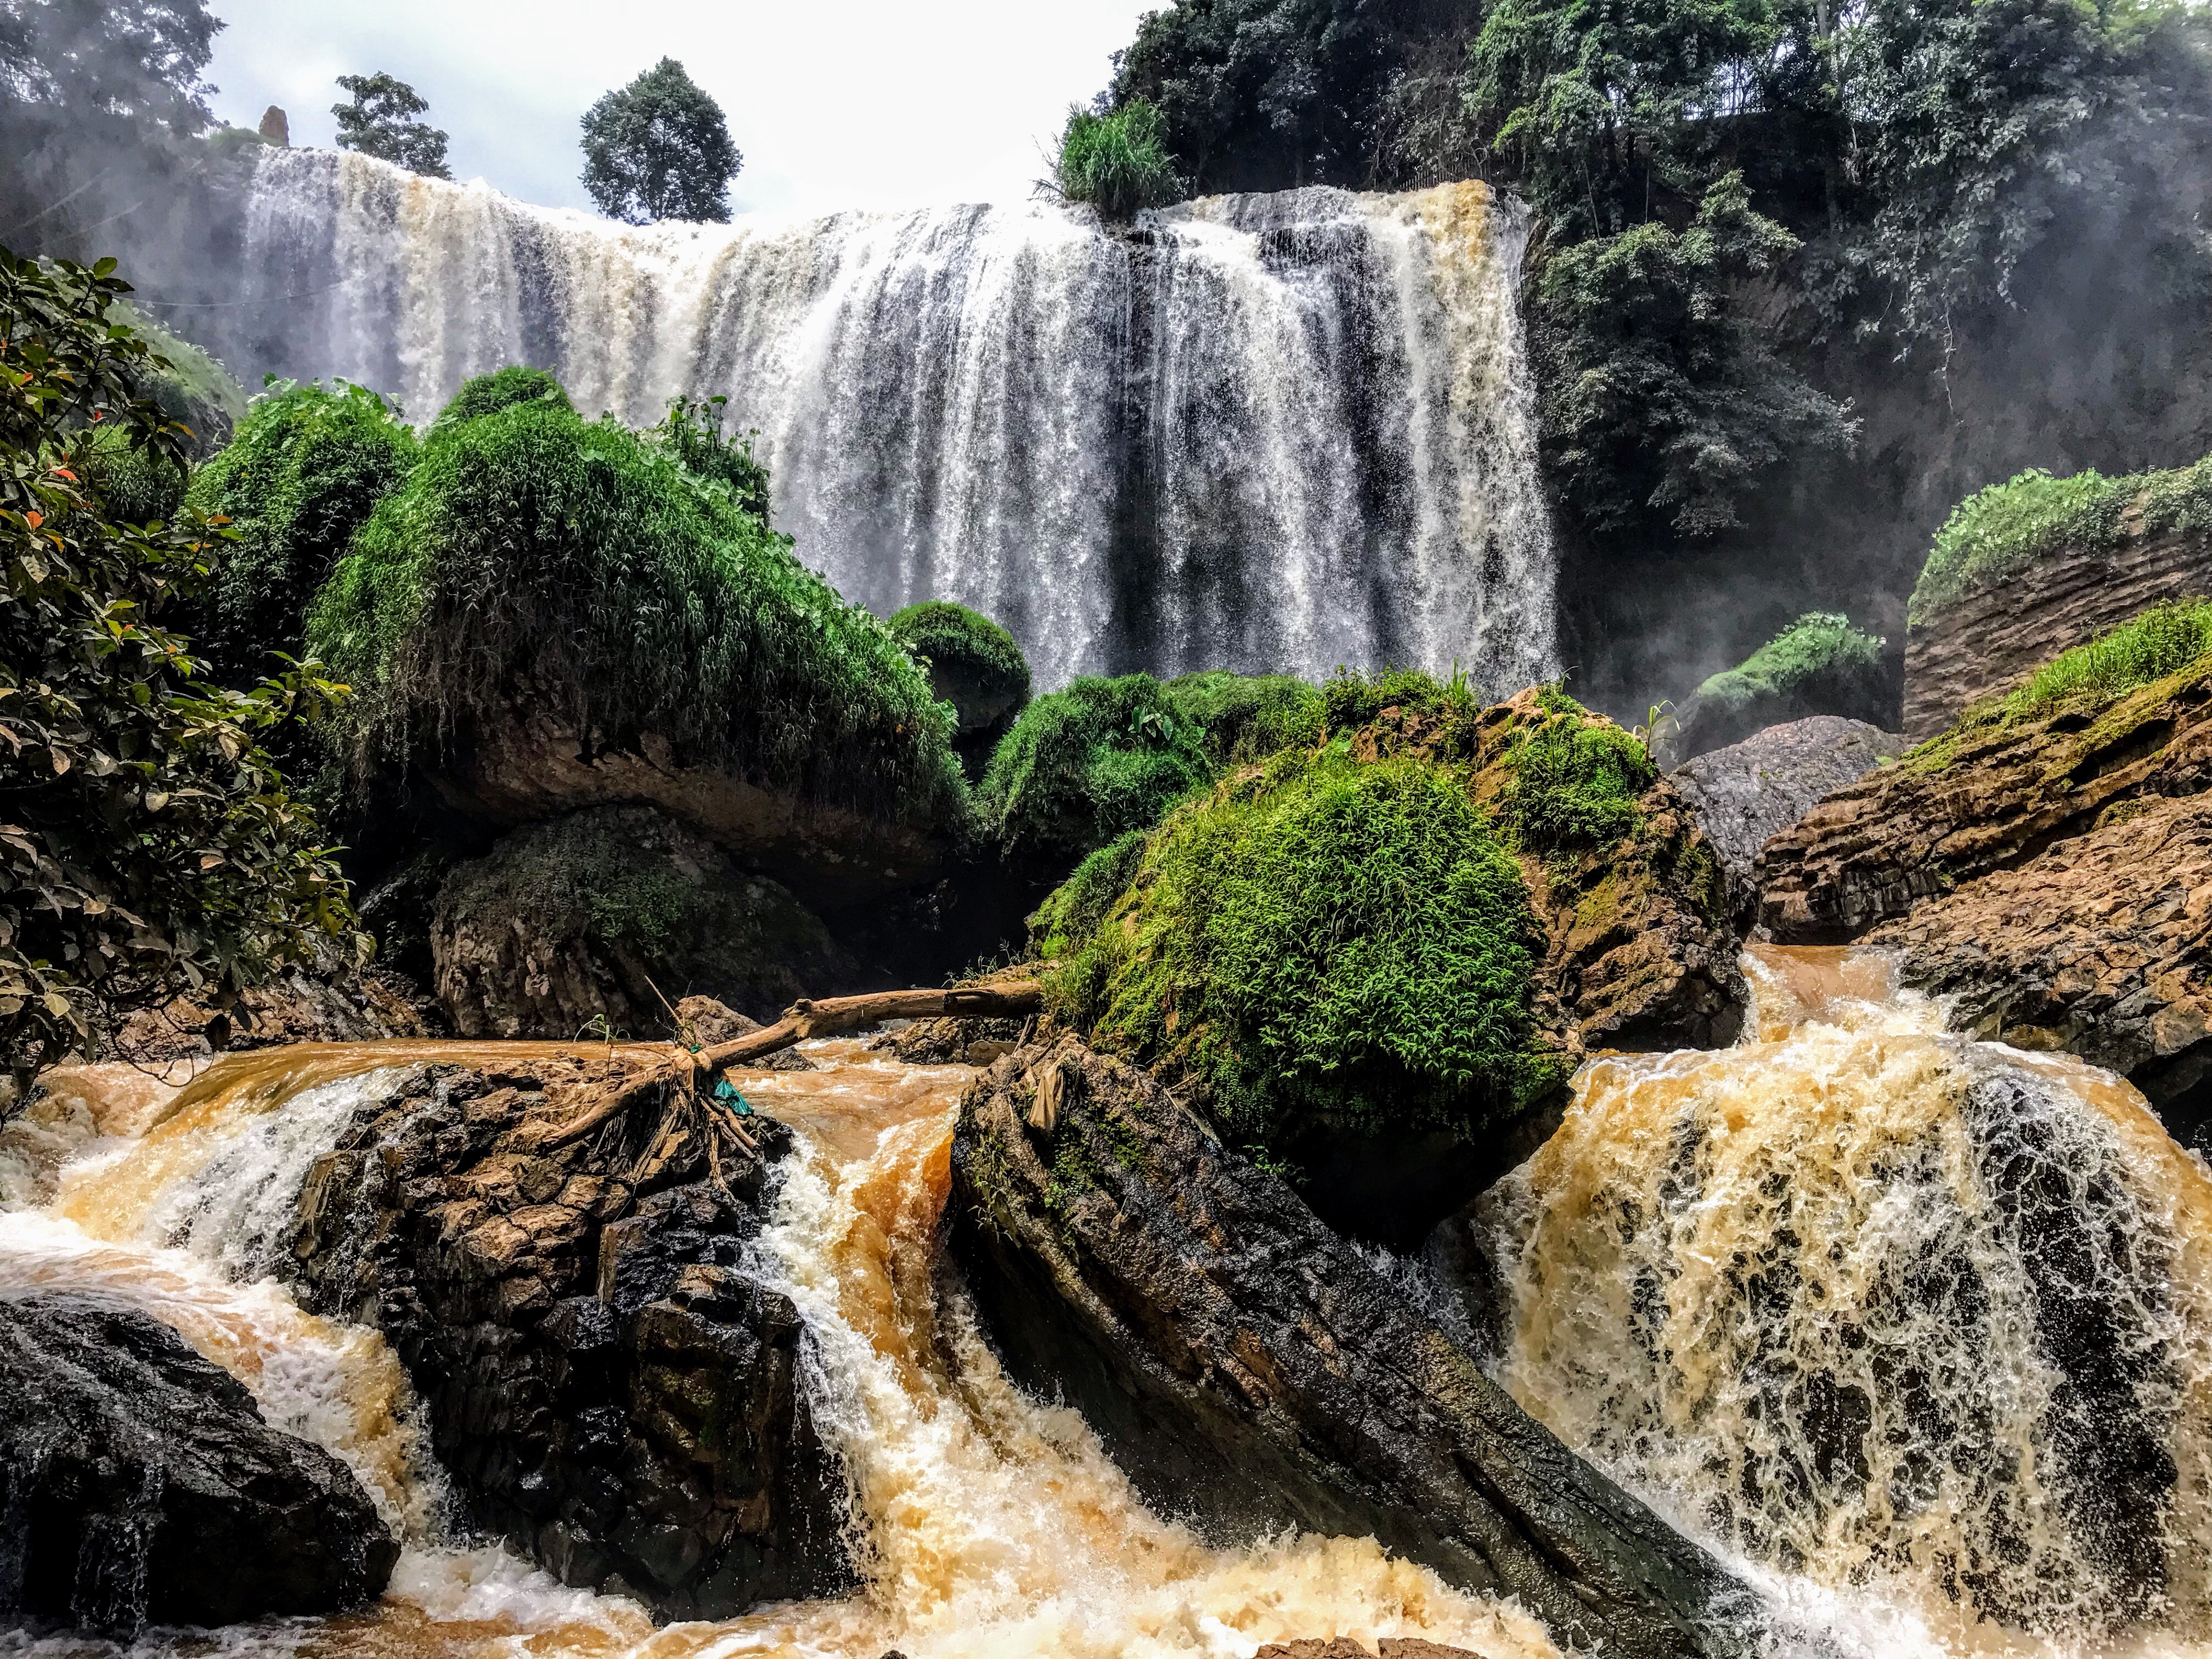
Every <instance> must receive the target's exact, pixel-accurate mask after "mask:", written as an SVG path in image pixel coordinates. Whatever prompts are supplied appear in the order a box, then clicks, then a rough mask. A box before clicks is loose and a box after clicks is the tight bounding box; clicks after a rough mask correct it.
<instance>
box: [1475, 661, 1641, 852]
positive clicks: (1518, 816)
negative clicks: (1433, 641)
mask: <svg viewBox="0 0 2212 1659" xmlns="http://www.w3.org/2000/svg"><path fill="white" fill-rule="evenodd" d="M1538 702H1540V703H1541V706H1542V708H1543V710H1544V716H1543V718H1542V719H1541V720H1534V721H1530V722H1528V723H1525V724H1523V725H1522V726H1520V727H1519V728H1518V729H1516V731H1514V732H1512V733H1511V734H1510V736H1509V737H1508V738H1507V739H1506V742H1507V748H1506V750H1505V755H1504V761H1505V764H1506V766H1507V768H1508V769H1509V770H1510V774H1511V777H1510V781H1508V783H1507V784H1506V786H1505V788H1504V792H1503V793H1501V795H1500V797H1499V800H1498V807H1499V819H1500V822H1501V823H1502V824H1503V826H1504V829H1505V830H1506V832H1507V834H1508V835H1510V836H1511V837H1512V839H1513V842H1514V843H1515V845H1516V846H1518V847H1519V848H1521V849H1522V851H1524V852H1528V853H1534V854H1540V855H1541V856H1545V857H1558V856H1562V855H1566V854H1575V853H1580V852H1583V851H1587V850H1589V849H1590V848H1599V847H1608V846H1611V845H1612V844H1613V842H1617V841H1619V840H1620V839H1621V838H1622V837H1623V836H1630V835H1633V834H1634V833H1635V832H1636V830H1637V829H1638V826H1639V825H1640V824H1641V823H1643V821H1644V809H1643V808H1642V807H1641V806H1640V805H1638V797H1640V796H1641V795H1642V794H1643V793H1644V791H1645V790H1647V789H1649V788H1650V787H1651V785H1652V784H1653V782H1654V781H1656V779H1657V777H1658V775H1659V771H1658V768H1657V767H1656V766H1655V765H1654V764H1653V763H1652V760H1651V757H1650V753H1649V752H1647V751H1646V750H1645V749H1644V745H1643V744H1641V743H1639V742H1638V741H1637V739H1636V738H1633V737H1632V736H1631V735H1630V734H1629V733H1628V732H1624V731H1622V730H1621V729H1620V727H1619V726H1615V725H1613V722H1611V721H1610V720H1597V719H1594V718H1593V717H1592V716H1591V715H1590V714H1589V711H1588V710H1587V709H1585V708H1583V706H1582V705H1581V704H1580V703H1578V702H1576V701H1575V700H1574V699H1573V698H1571V697H1570V696H1567V695H1566V694H1565V692H1563V691H1560V690H1557V689H1556V688H1551V687H1547V688H1545V690H1543V691H1542V692H1541V693H1539V696H1538Z"/></svg>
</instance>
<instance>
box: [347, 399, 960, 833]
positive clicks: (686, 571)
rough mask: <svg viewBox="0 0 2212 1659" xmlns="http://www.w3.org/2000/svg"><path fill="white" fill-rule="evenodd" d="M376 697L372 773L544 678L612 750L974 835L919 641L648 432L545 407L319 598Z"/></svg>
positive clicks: (468, 456)
mask: <svg viewBox="0 0 2212 1659" xmlns="http://www.w3.org/2000/svg"><path fill="white" fill-rule="evenodd" d="M308 635H309V638H310V640H311V641H312V642H313V645H314V647H315V648H316V650H318V651H319V652H321V653H326V655H327V657H328V659H329V660H330V661H331V663H332V664H333V665H335V666H337V667H338V668H339V669H340V670H341V671H343V673H345V674H346V675H347V676H348V677H349V678H351V679H353V680H354V681H355V682H356V684H359V685H361V686H362V687H363V688H365V692H366V695H364V696H362V698H361V699H360V700H359V702H358V703H357V705H356V710H357V712H356V714H355V717H354V719H353V720H352V721H351V723H350V726H349V731H348V732H347V733H346V739H347V741H346V745H345V746H346V751H347V757H348V760H349V766H350V768H351V769H352V772H353V775H355V777H356V779H365V778H366V777H368V776H369V775H373V774H374V772H375V771H376V770H377V769H379V768H380V766H383V765H386V764H388V763H393V762H403V761H406V760H409V759H412V758H416V757H421V756H422V755H423V754H424V753H425V752H426V751H428V750H430V749H433V748H435V746H436V745H437V744H440V743H441V742H442V741H443V740H445V739H446V738H449V737H451V736H452V735H453V733H454V732H455V731H456V729H457V728H458V727H460V726H464V725H465V724H466V723H468V722H471V721H473V720H476V719H477V718H479V717H482V716H483V715H486V714H492V713H494V712H495V711H496V710H497V709H498V708H500V707H501V703H502V701H503V699H505V698H506V697H507V696H512V695H513V692H514V690H516V688H517V687H518V685H520V684H521V683H522V682H523V681H524V680H525V679H527V680H528V681H529V683H530V684H531V685H532V686H533V687H535V688H537V695H541V696H542V695H551V696H558V697H561V698H563V699H565V700H566V702H567V706H566V707H565V708H562V710H561V712H562V714H565V715H566V716H567V717H568V718H569V719H570V720H574V722H575V724H576V726H577V728H578V729H579V730H580V731H582V732H587V733H589V734H590V738H591V740H592V742H594V743H597V744H607V745H611V746H617V747H633V746H635V744H637V743H638V742H640V741H641V738H642V737H643V735H644V734H645V733H647V732H652V733H654V734H657V735H658V736H659V737H660V738H664V739H665V740H666V741H667V742H668V743H669V744H670V745H671V747H672V749H673V750H674V751H675V754H676V756H677V757H678V762H679V763H682V764H690V765H697V764H713V765H716V766H720V767H725V768H728V769H732V770H735V771H737V772H738V773H739V774H740V775H744V776H746V777H748V778H750V779H752V780H753V781H757V782H759V783H762V784H763V785H764V786H766V787H772V788H776V789H780V790H783V791H787V792H788V793H793V794H795V795H797V796H799V797H800V798H801V799H806V800H809V801H811V802H814V803H817V804H820V805H829V806H836V807H842V808H846V809H849V810H854V811H862V812H866V813H870V814H872V815H875V816H877V817H879V818H882V819H884V820H887V821H894V822H899V823H908V824H913V825H930V826H936V825H944V824H953V823H959V822H961V821H962V819H963V813H964V805H963V794H962V789H961V784H960V778H959V772H958V769H957V766H956V764H955V763H954V761H953V758H952V755H951V749H950V748H949V746H948V738H949V732H948V731H947V729H946V728H947V725H948V722H947V720H946V718H945V714H944V712H943V711H942V710H941V709H939V708H938V706H937V704H936V702H935V700H934V699H933V696H931V693H930V689H929V684H928V682H927V680H926V679H925V678H923V676H922V674H921V671H920V670H919V669H918V668H916V667H915V665H914V662H913V660H912V659H910V658H908V655H907V653H906V652H905V650H904V649H903V647H901V646H900V644H899V643H898V641H896V640H895V639H894V638H893V637H892V636H891V635H890V631H889V630H888V629H885V628H884V625H883V624H882V623H879V622H878V621H877V620H876V619H875V618H874V617H871V616H870V615H869V614H868V613H867V612H866V611H865V610H862V609H860V607H858V606H855V605H847V604H845V603H844V601H843V600H842V599H840V598H839V597H838V595H837V593H836V591H835V590H834V589H832V588H831V587H830V586H829V584H828V583H826V582H824V581H823V580H822V579H821V578H820V577H819V576H817V575H816V574H813V573H812V572H811V571H809V570H807V569H806V568H805V567H804V566H802V565H801V564H800V563H799V561H798V560H797V559H796V558H795V557H793V554H792V550H791V544H790V540H789V538H787V537H781V536H778V535H775V534H774V533H772V532H770V531H769V529H768V527H767V526H766V525H764V524H763V522H762V521H761V520H760V519H759V518H758V517H757V515H755V514H753V513H748V512H746V511H744V509H743V508H742V507H739V506H738V505H737V504H736V502H735V501H733V499H732V495H731V493H730V491H729V490H728V489H726V488H724V487H722V486H720V485H719V484H716V483H713V482H710V481H704V480H702V479H701V478H699V477H697V476H696V474H694V473H693V472H692V471H690V469H689V468H687V467H686V466H684V465H683V464H682V463H681V462H679V461H678V459H676V457H674V456H673V455H671V454H670V453H667V452H666V451H665V450H664V449H663V448H662V447H659V445H658V444H657V443H655V442H654V441H653V440H652V439H651V438H650V436H641V435H639V434H636V433H633V432H630V431H628V430H626V429H625V428H623V427H621V426H619V425H617V424H615V423H614V422H611V421H600V422H586V421H584V420H582V419H581V418H580V417H579V416H577V415H576V414H575V413H574V411H573V410H570V409H568V407H566V406H565V405H564V404H559V403H556V402H552V401H550V400H545V399H537V400H532V401H530V402H526V403H522V404H515V405H513V406H512V407H509V408H507V409H503V410H500V411H499V412H498V413H496V414H493V415H489V416H483V417H482V418H480V419H477V420H474V421H469V422H463V423H461V424H460V425H459V426H456V427H454V428H451V429H450V430H448V431H446V432H444V433H441V435H439V437H438V438H437V440H436V441H435V442H433V443H431V444H429V445H428V446H426V447H425V448H424V450H423V453H422V459H421V460H420V462H419V463H418V464H417V465H416V467H415V470H414V471H413V472H412V473H411V474H410V476H409V477H408V480H407V483H406V485H405V487H404V489H399V490H398V491H397V492H395V493H394V494H392V495H389V496H387V497H386V499H385V500H384V501H382V502H380V504H379V506H378V507H377V510H376V512H375V513H374V516H373V517H372V518H371V519H370V520H369V522H368V524H367V525H365V526H363V527H362V530H361V531H360V532H359V533H358V534H357V535H356V537H355V538H354V540H353V544H352V546H351V549H350V550H349V552H348V553H347V554H346V556H344V557H343V559H341V560H340V561H339V562H338V566H337V569H336V571H335V572H334V573H333V574H332V576H331V580H330V581H329V582H328V583H327V584H326V585H325V587H324V588H323V590H322V592H320V593H319V595H318V596H317V597H316V599H315V602H314V605H313V611H312V613H311V615H310V618H309V626H308Z"/></svg>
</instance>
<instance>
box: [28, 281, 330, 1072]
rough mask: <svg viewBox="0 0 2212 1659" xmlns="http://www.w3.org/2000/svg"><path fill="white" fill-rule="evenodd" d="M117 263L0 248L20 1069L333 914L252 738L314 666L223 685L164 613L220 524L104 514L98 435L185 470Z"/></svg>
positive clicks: (216, 982) (201, 575) (290, 949)
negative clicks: (88, 264) (113, 434)
mask: <svg viewBox="0 0 2212 1659" xmlns="http://www.w3.org/2000/svg"><path fill="white" fill-rule="evenodd" d="M112 269H113V262H112V261H106V262H103V263H102V264H100V266H97V267H95V268H94V269H92V270H85V269H83V268H82V267H78V266H74V265H67V264H62V265H56V266H52V267H47V268H41V267H40V266H38V265H35V264H31V263H28V262H25V261H19V260H17V259H15V258H14V257H13V256H12V255H7V254H4V253H0V571H4V581H5V585H4V589H0V739H4V747H0V1044H4V1049H5V1056H6V1062H7V1064H8V1066H9V1069H10V1070H11V1071H12V1072H13V1073H15V1075H16V1077H17V1079H19V1081H22V1080H27V1078H28V1075H29V1074H30V1073H32V1072H33V1071H35V1070H36V1069H37V1068H38V1067H39V1066H42V1065H46V1064H50V1063H52V1061H54V1060H58V1059H59V1058H60V1057H61V1056H62V1055H63V1054H65V1053H67V1052H68V1051H70V1049H72V1048H79V1047H84V1046H89V1045H90V1044H92V1043H93V1042H95V1041H97V1040H98V1039H100V1038H101V1037H102V1036H105V1035H106V1034H108V1033H110V1032H112V1030H113V1029H114V1027H115V1025H116V1024H117V1023H118V1021H119V1020H120V1019H121V1018H124V1017H125V1016H126V1015H128V1014H130V1013H131V1012H134V1011H137V1010H139V1009H143V1008H146V1007H149V1006H155V1005H158V1004H160V1003H162V1002H165V1001H167V1000H169V999H170V998H171V997H173V996H175V995H178V994H182V993H186V992H189V993H191V994H193V995H194V996H196V997H198V998H200V999H202V1000H207V1001H212V1002H214V1003H216V1005H217V1006H227V1004H228V1000H230V998H231V997H232V996H233V995H234V994H235V993H236V992H237V991H238V990H239V989H240V988H242V987H246V986H248V985H251V984H252V983H254V982H256V981H258V980H259V979H261V978H262V977H264V976H265V975H267V974H269V973H270V971H272V970H273V969H275V968H276V966H277V965H279V964H280V963H285V962H304V961H308V960H311V959H313V956H314V953H315V949H316V946H317V945H318V943H319V942H321V941H324V940H326V939H334V938H336V939H346V940H348V941H349V942H358V943H360V944H363V945H365V941H360V940H359V938H358V936H357V935H355V934H353V933H351V932H350V923H351V912H350V911H349V909H348V908H347V903H346V895H345V888H344V884H343V882H342V881H341V880H340V879H339V877H338V874H337V867H336V866H334V865H333V864H332V863H331V861H330V860H329V859H328V858H327V857H325V855H324V854H323V853H322V852H321V851H320V850H319V844H318V841H319V838H318V834H317V829H316V824H315V821H314V818H313V815H312V814H311V813H309V812H308V811H306V810H305V809H304V808H303V807H301V805H300V804H299V803H298V802H296V801H295V800H294V799H293V798H292V797H291V795H290V793H289V792H288V791H287V789H286V788H285V786H284V781H283V778H282V777H281V776H279V775H277V772H276V769H275V767H274V766H273V765H272V764H271V763H270V758H269V756H268V754H267V752H266V751H265V750H264V749H263V748H262V746H261V744H262V741H263V738H264V735H265V734H267V733H268V732H270V729H271V728H272V727H274V726H277V725H278V724H279V723H281V722H283V721H284V720H289V719H290V718H291V717H293V716H294V715H295V714H316V713H318V712H319V711H320V710H321V709H322V708H325V706H327V704H328V702H330V700H331V698H332V697H333V696H336V695H337V688H336V687H334V686H331V684H328V683H327V682H325V681H324V680H322V679H320V678H319V677H318V676H317V675H316V673H315V672H314V671H313V666H312V665H306V666H303V667H301V669H298V670H295V671H291V672H289V673H287V674H285V675H284V676H283V678H278V679H275V680H268V681H264V682H261V683H260V684H256V685H254V686H253V687H252V689H250V690H246V691H225V690H221V689H220V688H218V687H216V686H213V685H210V684H207V682H206V677H205V674H204V664H202V663H201V662H200V661H199V659H197V658H195V657H194V656H193V655H192V654H191V650H190V647H189V642H188V641H186V640H185V638H184V637H183V636H182V635H179V634H178V633H176V632H174V631H173V629H172V627H171V625H170V624H171V619H172V617H173V613H174V612H175V611H177V610H178V609H179V606H180V605H182V604H183V603H185V602H188V601H189V600H190V599H191V597H192V596H193V595H194V594H195V593H196V592H197V591H198V590H199V588H200V587H201V586H203V585H204V583H205V581H206V579H207V574H208V565H209V558H210V552H211V551H212V548H213V544H214V542H215V541H216V539H217V532H214V531H211V530H210V527H209V526H205V525H204V524H202V523H199V522H197V521H194V522H191V523H189V524H181V525H175V526H161V527H154V526H137V527H133V526H128V525H123V524H118V523H116V522H114V521H113V520H112V518H111V517H110V516H109V515H108V513H107V512H106V508H105V507H104V506H103V504H102V502H101V501H100V498H99V495H98V493H97V491H98V483H97V480H98V479H99V477H100V474H101V470H102V467H101V463H100V460H99V459H97V456H96V454H95V451H96V450H97V449H100V448H104V447H106V446H107V445H110V444H112V442H113V440H112V439H110V438H108V437H107V436H106V433H105V431H104V428H108V427H111V426H112V427H117V428H121V429H122V430H123V431H124V432H125V434H126V435H127V441H128V442H129V443H130V444H131V445H134V446H137V447H143V448H145V449H149V450H151V451H153V452H154V453H155V454H156V456H158V457H160V458H161V459H162V460H163V461H164V462H165V463H166V464H167V465H182V463H183V460H184V457H185V447H186V444H187V441H188V435H187V434H186V433H185V431H184V430H183V428H181V427H179V426H178V425H177V424H176V423H175V422H172V421H170V420H168V419H167V417H166V416H164V415H163V414H162V412H161V407H160V405H159V404H157V403H156V402H155V400H154V399H153V398H151V397H149V396H147V395H145V388H147V387H148V386H149V385H150V383H151V381H152V380H154V378H155V377H156V376H157V375H159V374H161V373H162V372H163V371H164V370H166V368H167V364H166V363H164V362H162V360H161V358H160V357H159V356H157V355H156V354H155V352H154V351H153V349H151V347H149V345H148V344H147V343H146V342H145V340H144V339H143V338H142V337H139V336H138V335H137V333H136V332H135V331H133V330H131V328H130V327H129V326H127V325H124V324H121V323H118V322H115V321H113V320H112V310H113V307H114V305H115V302H116V301H117V300H118V298H119V297H120V296H121V295H125V294H127V293H128V292H129V291H130V290H129V288H128V285H127V284H125V283H122V282H121V281H119V280H118V279H117V278H116V277H115V276H113V275H112Z"/></svg>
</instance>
